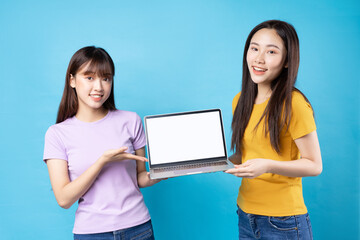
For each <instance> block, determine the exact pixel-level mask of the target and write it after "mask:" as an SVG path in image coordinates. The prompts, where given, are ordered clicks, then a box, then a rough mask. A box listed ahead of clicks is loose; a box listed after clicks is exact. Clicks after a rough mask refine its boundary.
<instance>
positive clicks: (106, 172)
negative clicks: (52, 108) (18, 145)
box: [43, 47, 159, 239]
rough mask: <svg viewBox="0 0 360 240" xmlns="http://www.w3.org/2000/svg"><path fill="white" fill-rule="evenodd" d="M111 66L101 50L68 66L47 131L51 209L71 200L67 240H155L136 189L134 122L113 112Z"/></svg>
mask: <svg viewBox="0 0 360 240" xmlns="http://www.w3.org/2000/svg"><path fill="white" fill-rule="evenodd" d="M114 73H115V68H114V63H113V61H112V59H111V57H110V56H109V54H108V53H107V52H106V51H105V50H104V49H102V48H96V47H84V48H82V49H80V50H78V51H77V52H76V53H75V54H74V55H73V57H72V58H71V60H70V63H69V66H68V69H67V73H66V80H65V88H64V93H63V96H62V99H61V103H60V106H59V110H58V115H57V120H56V124H55V125H53V126H51V127H50V128H49V129H48V131H47V132H46V136H45V149H44V157H43V159H44V161H45V162H46V164H47V166H48V170H49V176H50V181H51V186H52V189H53V191H54V194H55V197H56V200H57V202H58V204H59V205H60V206H61V207H63V208H69V207H70V206H71V205H73V204H74V203H75V202H76V201H78V209H77V211H76V215H75V224H74V229H73V233H74V239H114V236H115V235H118V236H121V237H122V238H121V239H154V236H153V229H152V225H151V220H150V215H149V212H148V209H147V207H146V206H145V203H144V199H143V196H142V194H141V192H140V190H139V187H148V186H151V185H154V184H155V183H157V182H159V180H151V179H150V177H149V174H148V173H147V171H146V168H145V162H146V161H147V159H146V158H145V150H144V146H145V135H144V131H143V127H142V123H141V119H140V117H139V116H138V115H137V114H136V113H134V112H128V111H121V110H117V109H116V108H115V102H114V82H113V77H114Z"/></svg>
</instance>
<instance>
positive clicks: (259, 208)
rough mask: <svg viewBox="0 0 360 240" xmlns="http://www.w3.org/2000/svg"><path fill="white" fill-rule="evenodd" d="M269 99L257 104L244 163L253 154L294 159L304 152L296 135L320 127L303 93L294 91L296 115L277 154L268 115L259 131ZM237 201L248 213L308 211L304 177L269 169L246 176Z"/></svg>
mask: <svg viewBox="0 0 360 240" xmlns="http://www.w3.org/2000/svg"><path fill="white" fill-rule="evenodd" d="M239 97H240V93H238V94H237V95H236V96H235V97H234V99H233V103H232V107H233V112H234V111H235V108H236V105H237V103H238V100H239ZM267 103H268V100H267V101H265V102H264V103H261V104H255V105H254V108H253V111H252V113H251V117H250V120H249V123H248V125H247V127H246V129H245V133H244V138H243V146H244V148H243V157H242V161H243V163H244V162H246V161H247V160H249V159H253V158H267V159H273V160H277V161H291V160H296V159H299V158H300V152H299V149H298V148H297V146H296V144H295V142H294V139H297V138H300V137H302V136H305V135H307V134H309V133H311V132H313V131H315V130H316V125H315V121H314V117H313V111H312V108H311V106H310V104H308V103H307V102H306V100H305V99H304V97H303V96H302V95H301V94H300V93H299V92H296V91H294V92H293V95H292V115H291V120H290V125H289V128H288V131H286V129H283V130H282V132H281V135H280V151H281V154H280V155H279V154H277V153H276V151H275V150H274V149H273V148H272V146H271V143H270V136H269V134H268V135H267V136H266V137H265V134H264V119H262V120H261V123H260V124H259V126H258V128H257V130H256V131H254V128H255V126H256V124H257V123H258V121H259V120H260V118H261V116H262V114H263V112H264V110H265V107H266V105H267ZM237 204H238V205H239V207H240V208H241V209H242V210H243V211H244V212H246V213H251V214H257V215H265V216H291V215H298V214H305V213H306V212H307V209H306V206H305V204H304V199H303V194H302V183H301V178H300V177H297V178H294V177H286V176H282V175H277V174H272V173H265V174H262V175H260V176H258V177H256V178H254V179H249V178H243V179H242V182H241V186H240V189H239V195H238V199H237Z"/></svg>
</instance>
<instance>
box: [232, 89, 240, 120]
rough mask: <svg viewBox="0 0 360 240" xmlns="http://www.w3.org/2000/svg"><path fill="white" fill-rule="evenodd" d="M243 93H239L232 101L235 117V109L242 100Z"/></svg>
mask: <svg viewBox="0 0 360 240" xmlns="http://www.w3.org/2000/svg"><path fill="white" fill-rule="evenodd" d="M240 95H241V92H239V93H238V94H236V95H235V97H234V99H233V101H232V113H233V115H234V112H235V108H236V106H237V104H238V102H239V98H240Z"/></svg>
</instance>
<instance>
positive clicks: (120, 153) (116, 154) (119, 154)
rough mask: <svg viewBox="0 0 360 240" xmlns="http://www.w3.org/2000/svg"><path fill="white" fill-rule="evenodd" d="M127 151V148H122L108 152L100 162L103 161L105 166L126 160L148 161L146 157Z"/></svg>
mask: <svg viewBox="0 0 360 240" xmlns="http://www.w3.org/2000/svg"><path fill="white" fill-rule="evenodd" d="M127 149H128V148H127V147H121V148H118V149H111V150H107V151H105V152H104V153H103V155H102V156H101V157H100V159H99V160H101V162H103V163H104V164H105V163H109V162H118V161H122V160H126V159H133V160H138V161H142V162H147V161H148V160H147V159H146V158H145V157H142V156H138V155H134V154H131V153H127V152H125V151H126V150H127Z"/></svg>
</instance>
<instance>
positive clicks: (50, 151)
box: [43, 126, 68, 161]
mask: <svg viewBox="0 0 360 240" xmlns="http://www.w3.org/2000/svg"><path fill="white" fill-rule="evenodd" d="M54 158H55V159H63V160H66V161H67V160H68V158H67V155H66V149H65V146H64V143H63V142H62V141H61V139H60V137H59V136H58V134H57V133H56V129H55V127H54V126H51V127H50V128H49V129H48V130H47V132H46V134H45V146H44V156H43V160H44V161H46V160H48V159H54Z"/></svg>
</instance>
